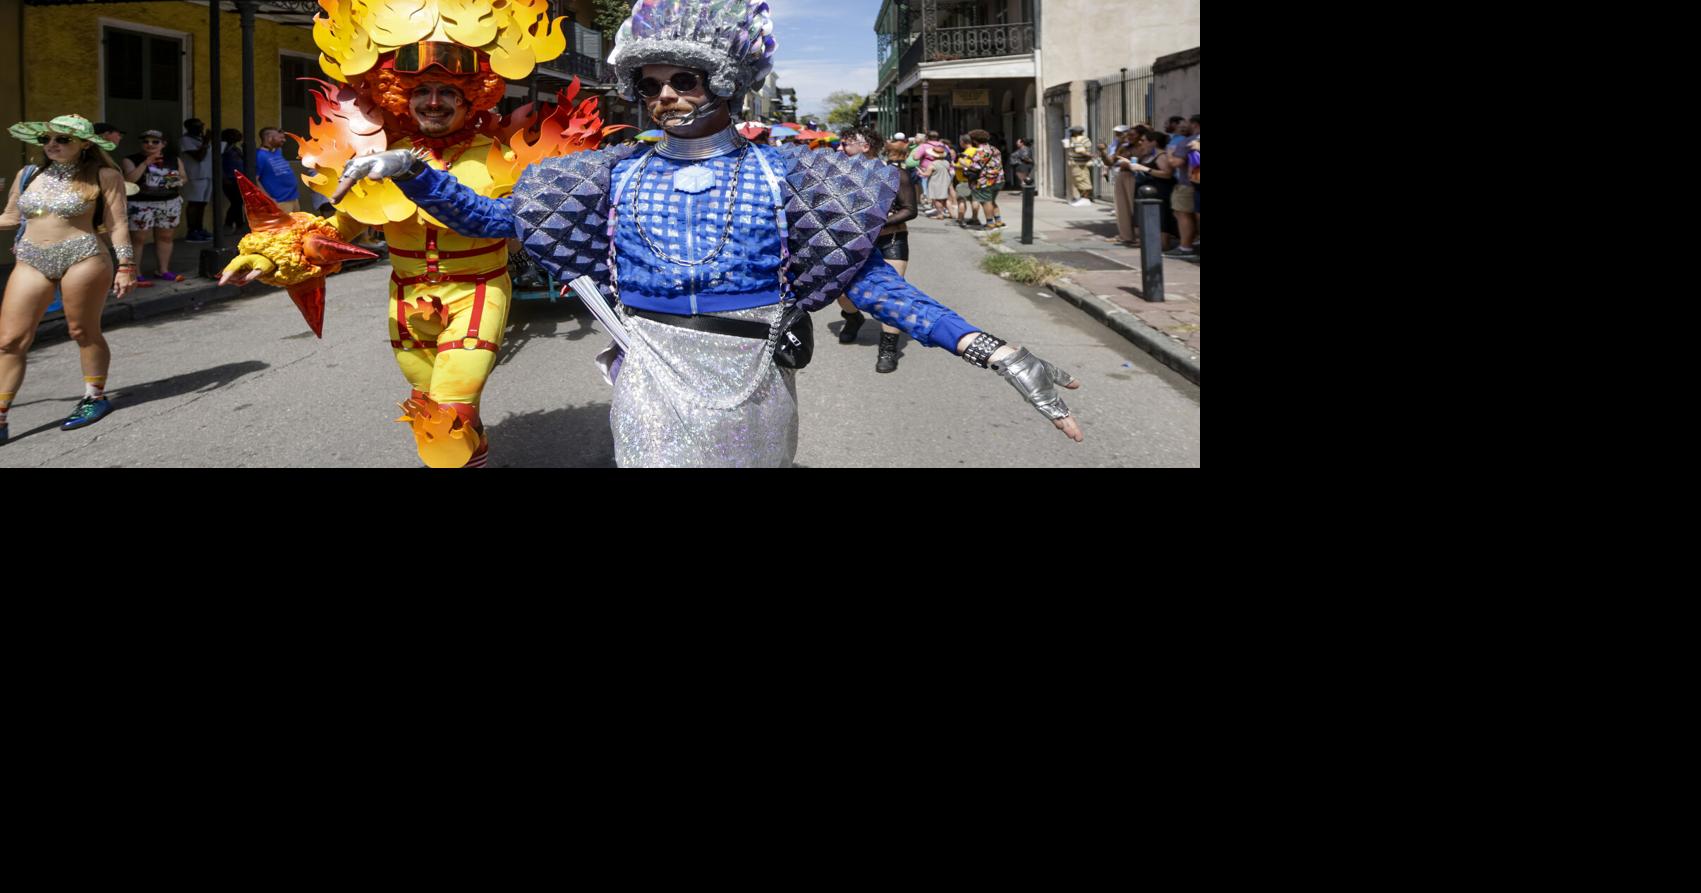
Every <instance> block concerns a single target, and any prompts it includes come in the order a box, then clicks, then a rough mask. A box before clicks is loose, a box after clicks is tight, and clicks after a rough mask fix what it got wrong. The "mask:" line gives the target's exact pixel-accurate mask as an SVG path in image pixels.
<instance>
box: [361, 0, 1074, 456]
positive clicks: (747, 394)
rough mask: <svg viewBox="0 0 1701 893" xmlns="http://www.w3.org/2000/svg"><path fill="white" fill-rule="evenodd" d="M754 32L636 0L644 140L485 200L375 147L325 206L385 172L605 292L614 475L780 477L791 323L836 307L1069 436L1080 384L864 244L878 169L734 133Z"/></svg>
mask: <svg viewBox="0 0 1701 893" xmlns="http://www.w3.org/2000/svg"><path fill="white" fill-rule="evenodd" d="M772 30H773V24H772V21H771V19H770V17H769V14H768V4H767V3H765V2H761V0H746V2H742V3H741V2H736V0H733V2H727V0H713V2H706V0H698V2H691V0H680V2H674V3H666V4H656V3H654V2H653V0H639V2H638V3H637V4H636V5H634V7H633V9H632V17H631V18H629V19H628V20H627V21H626V22H625V23H624V24H623V25H622V26H621V29H620V32H619V34H620V37H619V39H618V40H617V42H616V45H615V48H614V52H613V55H612V56H611V57H610V59H609V62H610V64H611V65H613V66H614V68H615V76H616V78H617V79H618V81H619V87H620V92H621V93H622V95H624V96H625V97H626V98H627V99H629V100H630V99H636V98H641V99H642V101H643V104H644V107H645V109H646V110H647V112H648V113H649V115H650V117H651V118H652V119H654V120H655V121H656V122H658V123H659V124H660V125H661V127H662V130H663V132H664V133H663V136H662V138H661V140H660V141H658V142H657V143H655V144H653V145H652V144H637V145H622V146H615V147H612V148H608V149H602V150H599V151H590V152H577V153H574V154H571V155H567V156H563V157H558V158H548V159H545V160H543V161H541V162H538V163H537V164H534V165H533V166H531V167H530V168H528V169H527V170H526V172H525V173H524V174H522V175H521V177H520V180H519V182H518V183H517V184H516V185H515V187H514V192H513V194H512V195H511V196H509V197H507V198H503V199H492V198H485V197H482V196H479V195H477V194H476V193H474V192H473V191H472V190H470V189H468V188H467V187H466V186H464V185H463V184H460V183H459V182H457V181H456V180H455V178H454V177H452V176H449V175H446V174H444V173H443V172H442V171H440V170H438V169H437V168H435V167H433V166H431V164H429V163H428V162H427V161H426V160H425V159H423V158H421V157H420V156H418V155H416V154H414V153H412V152H410V151H407V150H392V151H389V152H381V153H377V154H374V155H367V156H364V157H361V158H356V159H352V160H351V161H349V163H348V164H347V165H345V167H344V171H343V179H342V181H341V182H340V183H339V184H338V187H337V191H336V193H335V194H333V195H332V197H331V198H332V200H333V201H338V200H340V199H341V198H342V195H343V194H344V193H345V192H346V191H347V190H348V189H349V188H351V187H352V186H353V185H354V183H355V182H356V181H357V180H358V179H359V178H362V177H365V178H367V179H373V180H381V179H384V178H386V177H389V178H393V179H394V180H395V182H396V183H397V185H398V186H399V187H400V188H401V189H402V191H403V193H404V194H406V195H407V197H408V198H409V199H410V200H412V201H414V202H415V203H417V204H418V205H419V207H420V208H421V209H423V210H425V211H427V212H428V213H430V214H431V215H432V216H433V217H435V218H437V219H438V220H440V221H442V222H443V223H444V224H446V225H448V226H449V227H450V228H452V229H454V230H455V231H456V232H459V233H461V234H462V235H466V236H469V237H474V238H503V237H506V238H516V239H519V240H520V241H521V244H523V245H524V246H525V248H526V250H527V251H528V252H529V253H531V254H532V256H533V257H534V258H536V260H537V261H538V263H539V264H540V265H541V266H543V267H544V268H545V269H547V270H549V272H550V273H551V274H552V275H553V276H554V277H555V279H556V280H557V281H561V282H566V281H570V280H573V279H575V278H577V277H580V276H586V275H588V276H590V277H591V278H592V280H593V281H595V283H596V285H597V286H598V287H599V288H601V289H603V290H605V292H606V291H612V292H613V293H614V295H615V296H616V297H617V299H618V302H619V303H618V305H617V307H616V311H615V312H616V321H617V323H618V324H619V328H620V332H619V333H618V335H619V336H620V337H623V338H624V342H625V343H624V345H623V346H624V350H619V351H618V352H617V347H619V346H621V345H619V342H618V340H617V345H611V347H610V349H609V350H607V351H604V358H606V361H607V365H606V366H605V373H606V374H607V375H609V377H610V379H611V381H612V383H613V385H614V397H613V403H612V406H611V408H610V412H609V423H610V427H611V428H612V429H613V433H614V439H615V444H614V448H615V460H616V462H617V463H618V464H619V465H621V466H622V467H634V466H637V467H776V466H777V467H784V466H789V465H791V464H793V459H794V458H795V456H796V452H797V433H798V417H797V393H796V383H795V378H794V376H795V369H796V368H800V367H801V365H802V362H805V361H806V359H804V357H803V356H802V355H806V354H807V350H808V346H807V339H809V338H810V337H811V335H810V334H809V333H810V328H809V326H810V321H809V319H808V317H807V315H806V314H807V312H809V311H813V310H818V309H820V308H822V307H825V306H828V305H830V304H832V303H833V302H834V301H835V299H836V298H837V297H838V296H839V295H840V294H844V295H846V296H848V297H849V298H850V300H851V301H852V302H853V303H854V304H855V305H856V306H857V308H858V309H859V310H861V311H865V312H868V313H870V314H872V315H873V316H874V317H875V318H877V319H879V320H880V321H882V322H884V323H888V324H890V325H892V326H896V327H898V328H899V329H900V330H902V331H903V332H904V333H906V334H908V335H909V336H910V337H911V338H913V339H915V340H916V341H918V342H920V343H921V344H923V345H926V346H930V347H939V348H942V349H945V350H948V351H951V352H952V353H954V354H958V355H961V356H962V357H963V358H964V359H965V360H967V361H968V362H970V363H971V364H973V365H975V366H979V367H981V368H990V369H993V370H995V371H996V372H997V373H998V374H999V375H1000V376H1002V377H1003V378H1004V379H1005V380H1006V381H1007V382H1009V383H1010V384H1011V385H1012V386H1013V387H1014V388H1015V389H1016V390H1017V392H1019V393H1020V394H1021V395H1022V397H1023V399H1025V400H1027V401H1028V402H1029V403H1030V404H1031V405H1033V406H1034V407H1035V408H1036V409H1037V410H1039V412H1040V413H1041V414H1042V415H1044V416H1045V417H1046V418H1047V419H1049V420H1050V421H1051V422H1052V424H1053V425H1055V426H1056V427H1057V428H1058V429H1059V430H1061V431H1063V432H1064V433H1065V434H1066V435H1067V436H1069V437H1070V438H1071V439H1073V440H1076V441H1079V440H1081V439H1082V434H1081V429H1080V425H1079V422H1078V421H1077V420H1076V418H1075V417H1074V416H1073V415H1072V414H1071V413H1070V411H1069V409H1068V407H1067V406H1065V405H1064V404H1063V401H1062V399H1061V398H1060V397H1059V394H1058V389H1059V387H1060V386H1061V387H1062V388H1075V387H1079V382H1078V381H1076V380H1075V378H1074V376H1071V375H1070V374H1069V373H1067V372H1065V371H1063V370H1062V369H1059V368H1057V367H1056V366H1053V365H1052V364H1050V363H1047V362H1045V361H1044V360H1042V359H1040V358H1038V357H1036V356H1034V355H1033V354H1032V353H1031V352H1029V351H1028V350H1027V349H1025V348H1021V347H1018V346H1016V345H1013V344H1008V343H1006V342H1005V341H1003V340H1001V339H999V338H995V337H993V336H992V335H990V334H988V333H986V332H984V331H982V330H981V329H979V328H978V327H976V326H974V325H971V324H970V323H969V322H968V321H967V320H965V319H963V318H962V317H961V316H959V315H958V314H957V313H956V312H954V311H952V310H951V309H950V308H949V307H946V306H944V305H942V304H940V303H939V302H937V301H935V300H933V299H932V298H930V297H928V296H927V295H926V294H924V293H922V292H921V291H920V290H919V289H917V288H916V287H915V286H913V285H911V284H910V283H908V282H906V281H905V280H904V279H903V277H902V276H901V275H899V273H898V272H897V270H895V269H893V268H892V267H891V265H889V264H887V263H886V261H885V260H884V258H883V257H882V256H881V254H880V252H879V251H877V250H876V249H875V241H876V239H877V237H878V235H879V232H880V229H881V228H882V227H883V226H884V225H885V223H886V220H887V217H886V212H887V208H888V206H890V204H891V202H892V199H893V197H894V196H895V194H896V192H897V186H898V177H899V176H900V175H899V173H898V171H897V170H896V169H894V168H891V167H888V166H886V165H883V164H881V163H879V162H878V161H877V160H875V159H871V158H868V157H866V156H858V157H851V156H847V155H843V154H840V153H837V152H812V151H810V150H809V149H808V148H807V147H804V146H780V147H773V146H757V145H752V144H750V143H749V142H748V141H747V140H745V139H744V138H743V137H740V136H739V135H738V132H737V130H736V129H734V127H733V124H732V118H731V114H730V111H729V109H730V108H733V107H737V106H738V105H739V104H740V102H741V100H742V98H743V96H744V93H745V92H746V91H747V90H749V89H750V86H751V85H752V84H759V83H761V82H762V79H763V78H764V77H765V76H766V74H767V72H768V71H769V70H771V69H772V67H773V62H772V54H773V49H774V39H773V37H772ZM610 235H612V239H611V238H610Z"/></svg>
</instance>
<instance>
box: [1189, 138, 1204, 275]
mask: <svg viewBox="0 0 1701 893" xmlns="http://www.w3.org/2000/svg"><path fill="white" fill-rule="evenodd" d="M1187 123H1189V124H1192V125H1193V138H1192V139H1190V140H1188V141H1187V148H1188V150H1189V151H1188V153H1187V178H1188V179H1189V180H1190V181H1192V183H1193V247H1194V248H1198V247H1199V234H1200V230H1201V227H1200V225H1199V195H1200V191H1201V190H1200V189H1199V116H1198V115H1194V116H1193V117H1191V118H1189V119H1188V121H1187Z"/></svg>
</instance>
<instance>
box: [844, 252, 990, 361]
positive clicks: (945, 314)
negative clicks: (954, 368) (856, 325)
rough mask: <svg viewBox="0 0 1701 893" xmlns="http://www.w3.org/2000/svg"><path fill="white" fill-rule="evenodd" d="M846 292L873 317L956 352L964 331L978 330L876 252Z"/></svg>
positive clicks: (926, 341)
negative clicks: (905, 277) (927, 293)
mask: <svg viewBox="0 0 1701 893" xmlns="http://www.w3.org/2000/svg"><path fill="white" fill-rule="evenodd" d="M846 294H847V295H848V296H849V297H850V299H851V303H853V304H855V305H856V306H857V309H858V310H866V311H867V312H869V313H870V314H872V315H873V316H874V318H875V319H878V320H880V321H881V322H883V323H885V324H887V325H889V326H896V327H897V328H899V329H901V330H903V332H904V334H906V335H908V336H910V337H911V338H914V339H915V340H917V341H920V342H921V343H922V344H925V345H927V346H928V347H943V348H945V349H946V350H948V351H951V352H952V353H956V352H957V342H959V341H961V340H962V339H963V336H964V335H967V334H970V333H971V332H978V331H980V329H979V328H977V327H975V326H971V325H969V322H968V320H966V319H963V318H962V317H961V316H958V315H957V311H955V310H952V309H951V308H949V307H947V306H945V305H944V304H941V303H939V302H938V301H935V300H933V299H932V298H930V297H928V296H927V295H926V294H924V293H923V292H922V290H921V289H919V288H916V287H915V286H914V285H911V284H910V283H909V281H908V280H906V279H904V277H902V276H899V275H898V271H897V270H895V269H893V268H892V265H891V264H889V263H886V259H885V258H883V257H881V256H879V255H875V256H873V257H871V258H869V259H868V262H867V263H865V264H864V265H863V267H862V270H861V271H860V274H859V275H858V276H857V277H856V279H855V280H853V281H852V282H851V286H850V289H849V290H848V291H847V292H846Z"/></svg>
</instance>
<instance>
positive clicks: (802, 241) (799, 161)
mask: <svg viewBox="0 0 1701 893" xmlns="http://www.w3.org/2000/svg"><path fill="white" fill-rule="evenodd" d="M764 162H766V163H765V164H764ZM692 167H697V168H702V169H703V170H705V171H707V173H706V174H704V173H692V174H688V175H686V176H685V177H683V178H679V179H677V180H676V176H677V175H679V172H680V171H682V170H684V169H687V168H692ZM897 176H898V173H897V171H896V170H894V169H893V168H891V167H889V166H887V165H884V164H880V163H878V162H875V161H873V160H872V159H867V158H850V157H848V156H845V155H844V154H842V153H839V152H824V151H811V150H808V149H804V148H802V147H791V146H785V147H769V146H750V147H748V148H747V149H745V150H743V151H735V152H733V153H730V154H727V155H721V156H717V157H715V158H711V159H708V160H706V161H696V162H681V161H676V160H674V159H670V158H666V157H664V156H662V155H660V154H657V153H654V152H653V151H651V149H650V147H641V148H640V147H633V146H618V147H615V148H611V149H604V150H601V151H596V152H578V153H575V154H573V155H568V156H564V157H560V158H550V159H545V160H544V161H542V162H540V163H538V164H536V165H533V166H532V167H530V168H528V169H527V170H526V172H525V173H524V174H523V175H522V176H521V177H520V181H519V182H518V183H517V184H516V185H515V187H514V193H513V195H511V196H509V197H508V198H504V199H490V198H485V197H483V196H480V195H477V194H476V193H474V192H473V191H472V190H470V189H467V188H465V187H463V186H461V185H460V184H459V183H458V182H457V181H456V180H455V178H454V177H452V176H450V175H448V174H445V173H443V172H441V171H437V170H434V169H428V170H427V171H426V172H425V173H422V174H420V175H419V176H417V177H415V178H413V179H411V180H407V181H403V182H401V183H399V184H398V185H399V186H400V187H401V188H402V191H403V192H404V193H406V194H407V196H408V197H409V198H410V199H412V200H413V201H414V202H416V203H418V204H419V206H420V207H422V208H424V209H425V210H426V211H427V212H429V213H430V214H431V215H432V216H434V217H436V218H437V219H438V220H441V221H443V222H444V223H445V224H448V225H449V226H450V227H451V228H453V229H454V230H455V231H456V232H458V233H460V234H462V235H465V236H472V237H477V238H502V237H507V238H519V239H521V240H522V242H523V244H524V245H525V248H526V250H527V251H528V252H529V253H530V254H531V255H532V256H533V257H534V258H536V259H537V261H538V263H539V264H541V265H542V266H543V267H544V268H545V269H547V270H548V271H549V272H550V274H551V275H552V276H554V277H555V278H556V279H557V280H559V281H563V282H565V281H567V280H570V279H574V278H577V277H579V276H581V275H585V274H589V275H591V276H592V277H593V278H594V279H596V281H597V283H598V284H599V285H601V286H604V287H605V288H611V289H613V290H614V291H615V293H616V294H618V296H619V299H620V301H621V303H623V304H625V305H627V306H628V307H634V308H639V309H645V310H655V311H660V312H663V313H676V314H685V315H689V314H697V313H713V312H720V311H726V310H740V309H745V308H748V307H760V306H764V305H767V304H773V303H775V302H777V301H779V300H781V296H782V294H783V292H784V291H785V290H786V289H789V290H790V292H791V295H792V297H793V298H794V299H795V300H797V301H798V302H799V303H801V304H802V305H803V306H804V307H805V308H807V309H809V310H817V309H820V308H821V307H824V306H826V305H827V304H829V303H831V302H832V301H833V300H834V299H836V298H837V297H839V295H841V294H845V295H848V296H849V297H850V299H851V301H852V302H853V303H855V304H856V305H857V307H859V308H861V309H862V310H864V311H867V312H868V313H870V314H871V315H873V316H874V317H875V318H877V319H879V320H881V321H882V322H885V323H887V324H889V325H892V326H896V327H897V328H899V329H900V330H902V331H904V332H905V333H906V334H908V335H910V336H911V337H912V338H914V339H916V340H917V341H920V342H921V343H923V344H927V345H930V346H934V347H943V348H945V349H947V350H954V349H955V348H956V345H957V342H958V341H959V340H960V339H961V338H962V336H963V335H965V334H969V333H971V332H975V331H977V329H976V328H975V327H974V326H971V325H969V323H968V322H967V321H966V320H964V319H963V318H962V317H961V316H958V315H957V314H956V313H955V312H954V311H952V310H951V309H950V308H949V307H946V306H944V305H943V304H940V303H939V302H937V301H935V300H933V299H932V298H929V297H928V296H927V295H926V294H924V293H922V292H921V291H920V290H919V289H917V288H915V287H914V286H913V285H911V284H909V283H908V282H907V281H905V280H904V278H903V277H902V276H899V275H898V272H897V271H896V270H894V269H892V267H891V265H889V264H887V263H886V262H885V261H884V260H883V259H882V258H881V257H880V255H879V253H878V252H877V251H875V250H874V240H875V238H876V237H877V236H878V234H879V231H880V227H881V226H882V225H883V224H884V223H885V220H886V210H887V208H888V207H889V206H890V205H891V202H892V199H893V197H894V195H895V194H896V190H897V182H896V178H897ZM693 177H694V178H696V181H697V182H695V183H692V182H691V178H693ZM676 184H684V185H685V186H686V187H687V189H693V190H700V191H686V189H680V188H675V187H676ZM616 199H618V200H616ZM728 202H730V203H731V207H730V212H731V218H730V221H729V219H728V211H729V208H728ZM776 203H778V204H776ZM611 221H612V230H613V247H614V250H613V252H612V256H613V260H614V267H613V269H612V271H611V269H610V267H609V260H610V254H611V252H610V250H609V233H610V224H611ZM782 246H783V250H782ZM782 260H783V261H784V263H783V264H782ZM680 261H701V263H696V264H687V263H680ZM782 270H783V273H784V275H783V277H782V275H781V274H782Z"/></svg>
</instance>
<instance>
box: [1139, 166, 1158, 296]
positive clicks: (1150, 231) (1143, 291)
mask: <svg viewBox="0 0 1701 893" xmlns="http://www.w3.org/2000/svg"><path fill="white" fill-rule="evenodd" d="M1134 205H1135V207H1136V208H1137V209H1138V210H1139V214H1140V297H1142V298H1144V299H1146V300H1148V301H1156V302H1160V303H1161V302H1162V301H1163V299H1164V234H1163V220H1162V214H1163V199H1161V198H1159V197H1158V189H1157V187H1156V186H1150V185H1147V186H1141V187H1140V191H1139V195H1138V196H1137V197H1136V198H1135V200H1134Z"/></svg>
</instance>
